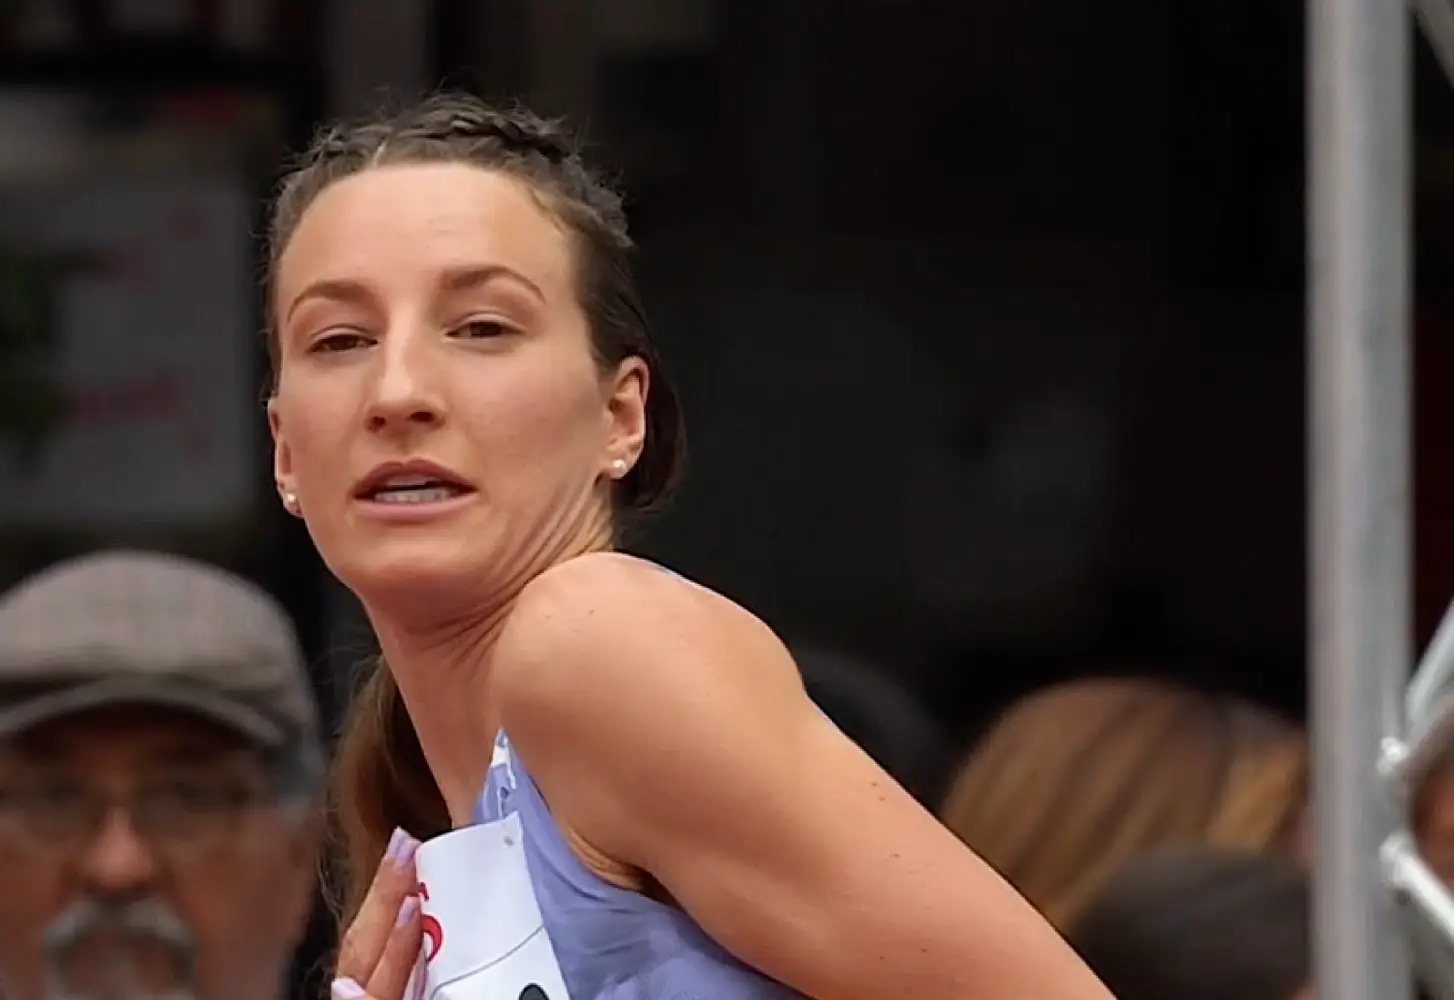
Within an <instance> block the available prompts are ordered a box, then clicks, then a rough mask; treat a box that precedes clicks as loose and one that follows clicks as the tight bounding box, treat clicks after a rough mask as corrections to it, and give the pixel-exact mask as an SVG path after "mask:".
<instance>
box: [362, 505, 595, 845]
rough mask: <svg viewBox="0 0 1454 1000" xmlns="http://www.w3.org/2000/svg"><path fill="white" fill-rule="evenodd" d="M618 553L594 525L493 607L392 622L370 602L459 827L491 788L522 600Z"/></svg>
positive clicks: (397, 617) (515, 582) (393, 617)
mask: <svg viewBox="0 0 1454 1000" xmlns="http://www.w3.org/2000/svg"><path fill="white" fill-rule="evenodd" d="M609 547H610V530H609V523H608V522H606V521H601V522H600V523H599V524H597V523H595V521H592V522H591V523H589V524H587V525H585V526H583V530H582V531H580V532H578V533H575V534H574V535H573V536H571V537H569V538H568V540H566V541H564V542H563V544H561V545H559V546H557V547H555V550H554V551H552V552H550V553H549V554H548V556H547V557H546V558H544V559H541V560H539V561H538V562H537V563H536V566H537V567H538V568H536V569H534V570H533V571H522V572H518V573H513V574H511V583H510V584H509V585H508V586H506V587H503V588H501V590H500V591H499V592H497V593H496V594H494V595H493V596H492V597H490V598H489V599H487V600H481V601H479V602H477V603H472V605H468V606H467V605H463V604H461V605H459V606H458V607H457V608H455V609H452V612H451V613H447V614H445V615H437V616H434V617H430V618H427V619H421V618H420V617H419V612H420V611H421V610H422V609H421V608H418V607H412V606H411V607H409V608H407V609H406V608H399V609H397V610H399V611H403V612H405V613H403V614H389V613H386V612H385V611H384V610H382V609H380V608H376V607H371V606H369V605H368V603H367V602H365V610H366V611H367V613H368V617H369V621H370V623H371V624H372V625H373V629H374V634H375V636H377V638H378V640H379V650H380V652H382V653H383V655H384V660H385V662H386V663H387V664H388V669H389V670H390V671H391V672H392V673H393V675H394V683H395V684H397V685H398V688H399V695H400V697H402V698H403V699H404V707H405V709H406V710H407V711H408V713H409V719H410V721H411V722H412V723H413V724H414V731H415V733H417V734H418V737H419V747H420V749H421V750H423V752H424V759H425V761H426V762H427V763H428V765H429V770H430V772H431V773H432V774H433V775H434V781H435V784H436V785H438V786H439V791H440V794H441V795H442V796H443V797H444V804H445V806H446V807H447V808H448V809H449V816H450V820H451V821H452V822H453V824H454V825H455V826H456V827H458V826H464V825H466V824H467V823H468V822H469V821H470V818H471V817H472V815H473V813H474V807H475V801H476V800H477V799H478V798H479V795H480V790H481V789H482V788H483V787H484V783H485V776H486V773H487V772H488V771H489V767H490V758H491V756H492V754H493V753H494V745H495V736H496V734H497V733H498V731H499V729H500V726H501V720H500V715H499V712H498V711H497V710H496V708H495V706H494V704H493V703H492V702H493V699H492V698H490V696H489V691H490V676H491V673H492V671H491V660H492V656H493V653H494V649H495V646H496V643H497V642H498V640H499V637H500V633H501V631H502V630H503V629H504V627H505V622H506V621H507V619H508V618H509V617H510V613H511V612H512V611H513V610H514V607H515V603H516V600H517V599H518V597H519V595H520V592H521V591H523V590H524V588H525V586H526V584H528V583H529V582H530V580H532V579H534V578H535V577H536V576H539V575H540V573H542V572H544V571H545V570H546V569H548V568H549V567H550V566H553V565H557V564H559V563H561V562H565V561H567V560H569V559H572V558H574V557H575V556H577V555H583V554H585V553H588V552H594V551H600V550H602V549H607V548H609Z"/></svg>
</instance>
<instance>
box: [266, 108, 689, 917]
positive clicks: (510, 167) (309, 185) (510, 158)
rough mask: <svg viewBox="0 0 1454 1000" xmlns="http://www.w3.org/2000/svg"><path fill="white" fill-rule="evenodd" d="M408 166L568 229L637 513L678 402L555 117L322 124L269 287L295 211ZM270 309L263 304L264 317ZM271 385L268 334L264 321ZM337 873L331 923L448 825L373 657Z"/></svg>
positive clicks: (617, 230)
mask: <svg viewBox="0 0 1454 1000" xmlns="http://www.w3.org/2000/svg"><path fill="white" fill-rule="evenodd" d="M410 163H464V164H469V165H472V166H476V167H479V168H481V169H483V170H492V171H499V172H500V173H503V174H507V175H509V176H511V177H513V178H515V179H517V180H519V181H520V182H521V183H523V184H525V185H526V186H527V187H528V188H529V189H530V191H531V193H532V194H534V195H535V197H536V198H537V199H538V200H539V202H540V205H541V207H542V208H543V209H544V210H545V211H547V212H549V213H550V215H551V216H552V217H553V218H554V219H555V220H556V221H557V222H558V223H559V224H560V225H561V226H562V228H563V229H564V230H565V231H566V232H567V233H569V235H570V237H571V243H572V249H573V252H574V254H575V261H574V263H575V267H576V282H577V289H578V294H579V296H580V301H581V307H582V309H583V310H584V312H585V314H586V317H587V319H588V321H589V323H590V330H591V343H592V350H593V352H594V353H595V356H596V362H597V364H598V366H599V367H600V369H601V370H602V371H603V372H606V371H610V370H612V369H614V368H615V367H616V366H617V365H619V364H620V363H621V361H623V360H625V359H626V358H629V357H637V358H641V359H642V360H643V361H644V362H645V363H646V365H647V367H648V368H649V369H650V385H649V392H648V395H647V401H646V425H647V427H646V442H645V445H644V447H643V450H642V453H641V455H640V457H639V458H638V460H637V462H636V464H635V465H634V466H633V467H632V469H631V470H630V472H628V473H627V475H626V476H625V477H623V478H622V479H621V481H620V482H619V483H617V484H616V487H615V492H614V495H613V502H614V506H615V509H616V511H617V512H631V511H644V510H646V509H648V508H650V507H652V506H654V505H655V504H656V503H657V502H658V501H660V500H661V499H663V498H664V497H665V496H666V494H667V493H668V492H669V491H670V489H671V487H672V486H673V485H674V484H675V482H676V479H677V478H678V475H679V471H680V467H681V461H682V454H683V448H684V433H683V428H682V418H681V410H680V407H679V405H678V402H677V397H676V393H675V391H674V390H673V388H672V386H671V383H670V382H669V381H668V380H667V377H666V374H665V372H664V371H663V370H662V366H661V362H660V359H659V358H658V357H657V353H656V349H655V347H654V346H653V345H652V342H651V338H650V336H649V332H648V327H647V322H646V314H645V311H644V310H643V308H642V305H641V300H640V297H639V296H638V293H637V290H636V285H635V282H634V280H633V277H632V273H631V252H632V249H633V245H632V241H631V237H630V235H629V233H628V231H627V226H626V216H625V212H624V210H623V206H622V200H621V196H620V195H619V194H618V193H617V192H615V191H614V190H613V189H612V188H611V187H610V186H608V185H607V184H606V183H604V181H603V180H602V179H601V177H600V176H599V175H598V174H596V173H595V172H593V171H592V170H591V169H590V168H589V167H588V166H587V165H586V163H585V162H584V160H583V158H582V156H581V153H580V150H579V147H578V145H577V144H576V142H575V141H574V139H573V138H572V136H571V135H570V133H569V132H567V131H566V130H565V128H564V127H563V126H562V125H561V123H559V122H555V121H548V120H545V119H542V118H540V117H538V116H536V115H535V114H533V113H531V112H530V111H528V110H525V109H523V108H513V109H501V108H495V107H491V106H490V105H488V104H485V103H483V102H481V101H479V100H476V99H475V98H472V97H469V96H466V95H460V94H439V95H436V96H433V97H430V98H428V99H427V100H425V101H423V102H422V103H420V104H418V105H415V106H413V107H410V108H406V109H404V110H402V111H399V112H397V113H394V114H389V115H385V116H381V117H378V118H375V119H372V120H369V121H364V122H361V123H357V124H351V125H337V126H334V127H331V128H328V129H326V130H325V131H323V132H322V133H321V134H320V135H319V136H318V138H317V139H316V140H315V141H314V143H313V145H312V147H311V148H310V149H309V150H308V151H307V152H306V153H305V154H304V155H303V157H302V158H301V160H300V161H299V162H298V163H297V164H296V166H295V167H294V168H293V169H292V171H291V172H290V173H289V174H288V175H287V176H286V177H285V178H284V180H283V182H282V186H281V189H280V191H279V194H278V196H277V200H276V202H275V205H274V208H273V216H272V222H271V225H270V227H269V240H270V250H269V266H268V282H269V297H270V299H271V295H272V288H273V285H274V284H275V283H276V278H277V269H278V262H279V259H280V257H281V256H282V254H283V252H284V251H285V250H286V248H287V245H288V241H289V240H290V239H291V238H292V235H293V233H294V231H295V230H296V229H297V226H298V223H299V222H300V221H301V219H302V217H303V215H304V213H305V212H307V210H308V207H309V206H310V205H311V204H312V203H313V201H314V199H316V198H317V197H318V195H319V194H320V193H322V192H323V191H324V190H326V189H327V188H328V187H329V186H330V185H332V184H334V183H336V182H337V181H340V180H343V179H344V178H347V177H351V176H353V175H355V174H359V173H362V172H363V171H366V170H369V169H372V168H375V167H381V166H391V165H398V164H410ZM272 312H273V309H272V308H271V307H270V309H269V314H270V316H271V314H272ZM268 347H269V356H270V358H271V360H272V364H273V387H274V389H276V385H277V374H278V360H279V355H280V352H279V340H278V331H277V329H276V325H275V324H274V323H271V322H270V323H269V330H268ZM330 800H331V806H332V809H331V819H332V826H333V833H334V836H335V840H336V842H337V847H338V848H339V852H338V853H339V855H340V857H338V858H337V862H338V869H337V870H336V871H334V872H331V873H330V874H331V875H332V876H334V877H332V878H330V879H329V880H328V881H329V885H330V889H331V890H332V892H331V896H332V901H333V903H334V906H335V909H336V911H337V913H338V915H339V919H340V921H341V922H342V923H343V924H345V925H346V924H347V923H349V922H350V921H351V920H352V919H353V915H354V914H355V913H356V912H357V910H358V907H359V905H360V904H361V902H362V899H363V895H364V893H365V892H366V891H367V888H368V883H369V881H370V879H371V877H372V874H373V871H374V869H375V868H376V867H377V865H378V863H379V861H380V859H381V858H382V857H383V853H384V848H385V846H386V845H387V842H388V838H389V836H390V834H391V833H392V832H393V829H394V827H396V826H397V827H402V828H403V829H405V830H407V831H408V832H409V833H411V834H413V835H414V836H415V837H418V838H420V839H423V838H427V837H430V836H434V835H436V834H439V833H441V832H444V831H445V830H447V829H448V828H449V815H448V812H447V810H446V809H445V806H444V800H443V798H442V796H441V795H440V792H439V788H438V786H437V785H436V784H435V782H434V778H433V775H432V774H431V773H430V771H429V768H428V766H427V764H426V763H425V760H424V754H423V751H422V750H421V749H420V746H419V738H418V735H417V734H416V733H415V731H414V727H413V724H412V723H411V722H410V720H409V716H408V713H407V712H406V711H405V709H404V704H403V700H402V699H401V698H400V697H399V689H398V687H397V686H396V685H395V683H394V680H393V677H392V676H391V674H390V673H389V670H388V668H387V666H386V665H385V664H382V663H378V664H376V665H375V667H374V669H373V670H372V671H371V673H370V674H369V675H368V676H367V677H366V678H365V679H364V681H363V683H362V684H361V685H360V687H359V689H358V691H357V692H356V694H355V695H354V698H353V701H352V703H351V705H350V707H349V710H348V713H347V716H346V718H345V721H344V725H343V730H342V734H341V737H340V741H339V745H338V749H337V754H336V758H335V762H334V767H333V776H332V780H331V787H330Z"/></svg>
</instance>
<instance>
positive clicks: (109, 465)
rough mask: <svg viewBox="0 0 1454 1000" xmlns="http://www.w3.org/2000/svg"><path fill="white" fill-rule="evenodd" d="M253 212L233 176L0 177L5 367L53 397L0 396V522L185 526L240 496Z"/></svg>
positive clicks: (230, 510)
mask: <svg viewBox="0 0 1454 1000" xmlns="http://www.w3.org/2000/svg"><path fill="white" fill-rule="evenodd" d="M250 227H251V218H250V212H249V195H248V189H247V187H246V186H245V185H244V184H243V183H242V182H241V181H236V180H228V179H199V178H189V179H183V178H176V179H168V178H155V177H152V178H147V179H137V180H102V179H99V178H94V177H93V178H88V179H86V180H79V179H78V180H76V181H74V182H68V183H67V184H66V185H65V186H64V187H62V186H61V185H55V186H50V187H42V188H37V187H34V186H28V187H26V188H23V189H22V188H11V189H9V190H0V267H3V268H5V276H6V282H7V284H6V287H5V289H4V290H5V293H6V296H7V298H6V299H3V300H0V373H3V375H4V378H5V383H6V385H7V386H10V387H12V388H14V387H17V386H18V387H19V388H18V390H17V391H18V392H19V394H20V395H21V396H23V397H25V398H30V396H31V395H34V396H36V397H37V398H43V399H48V400H52V401H53V402H55V403H56V404H58V406H59V409H58V411H57V412H58V414H59V415H58V417H57V418H56V419H51V418H50V417H48V416H47V415H46V413H47V412H48V411H46V410H45V408H44V407H40V408H38V409H37V410H36V411H35V412H34V413H31V412H27V411H25V410H24V409H20V408H15V407H12V409H11V410H10V411H5V410H3V408H0V414H4V415H5V416H6V420H4V421H0V474H3V475H4V477H5V484H6V485H5V489H4V490H0V523H3V524H4V525H5V526H6V527H8V528H12V529H13V528H17V527H19V528H24V527H31V526H33V527H51V528H63V529H71V528H95V527H107V526H124V525H137V524H163V525H171V526H175V527H189V526H193V527H195V526H206V525H211V524H215V523H218V522H219V521H221V520H223V519H227V518H229V517H232V516H234V515H236V514H238V513H240V512H241V511H242V510H243V509H244V508H245V507H246V506H247V505H248V503H249V501H250V500H251V498H252V497H253V495H254V493H255V489H254V488H255V485H256V482H257V476H258V475H260V471H259V469H258V463H257V453H258V449H257V443H256V440H255V437H254V435H255V433H256V431H255V428H256V424H255V423H254V421H256V420H257V419H258V416H257V414H258V405H259V404H258V400H257V398H256V391H257V390H256V387H255V372H254V370H253V358H254V356H255V355H254V348H253V344H252V341H251V338H252V337H253V336H255V334H254V332H253V331H254V325H255V324H254V322H253V319H252V317H253V315H254V285H253V277H252V274H253V265H252V260H251V257H252V255H251V249H250V248H251V243H250V236H249V232H250ZM18 300H23V301H24V302H30V303H35V302H39V303H42V304H45V303H49V306H50V308H49V309H48V310H46V309H44V308H42V309H39V310H37V309H36V308H33V307H24V308H22V307H17V306H16V305H15V302H16V301H18ZM7 304H8V307H9V311H8V312H7ZM47 312H48V315H46V314H47ZM7 324H8V327H7ZM17 345H19V347H17Z"/></svg>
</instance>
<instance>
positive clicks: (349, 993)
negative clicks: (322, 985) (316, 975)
mask: <svg viewBox="0 0 1454 1000" xmlns="http://www.w3.org/2000/svg"><path fill="white" fill-rule="evenodd" d="M329 994H330V995H331V996H332V997H333V1000H377V998H376V997H371V996H369V995H368V992H367V991H366V990H365V989H364V988H363V987H362V986H360V985H359V984H358V983H357V982H356V981H355V980H353V979H350V978H348V977H347V976H343V977H341V978H338V979H335V980H334V981H333V987H332V989H330V990H329Z"/></svg>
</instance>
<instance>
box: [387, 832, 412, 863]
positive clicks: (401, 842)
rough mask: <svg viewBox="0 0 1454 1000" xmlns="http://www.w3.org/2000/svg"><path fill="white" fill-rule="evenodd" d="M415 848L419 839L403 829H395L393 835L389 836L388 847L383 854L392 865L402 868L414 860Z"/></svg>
mask: <svg viewBox="0 0 1454 1000" xmlns="http://www.w3.org/2000/svg"><path fill="white" fill-rule="evenodd" d="M417 850H419V841H417V840H415V839H414V838H413V837H411V836H409V835H408V834H407V833H405V832H404V831H403V830H395V831H394V836H393V837H391V838H389V849H388V851H387V852H386V854H385V856H386V857H387V858H388V859H389V860H390V861H392V862H393V863H394V867H396V868H399V869H404V868H407V867H408V866H409V862H411V861H413V860H414V852H415V851H417Z"/></svg>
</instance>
